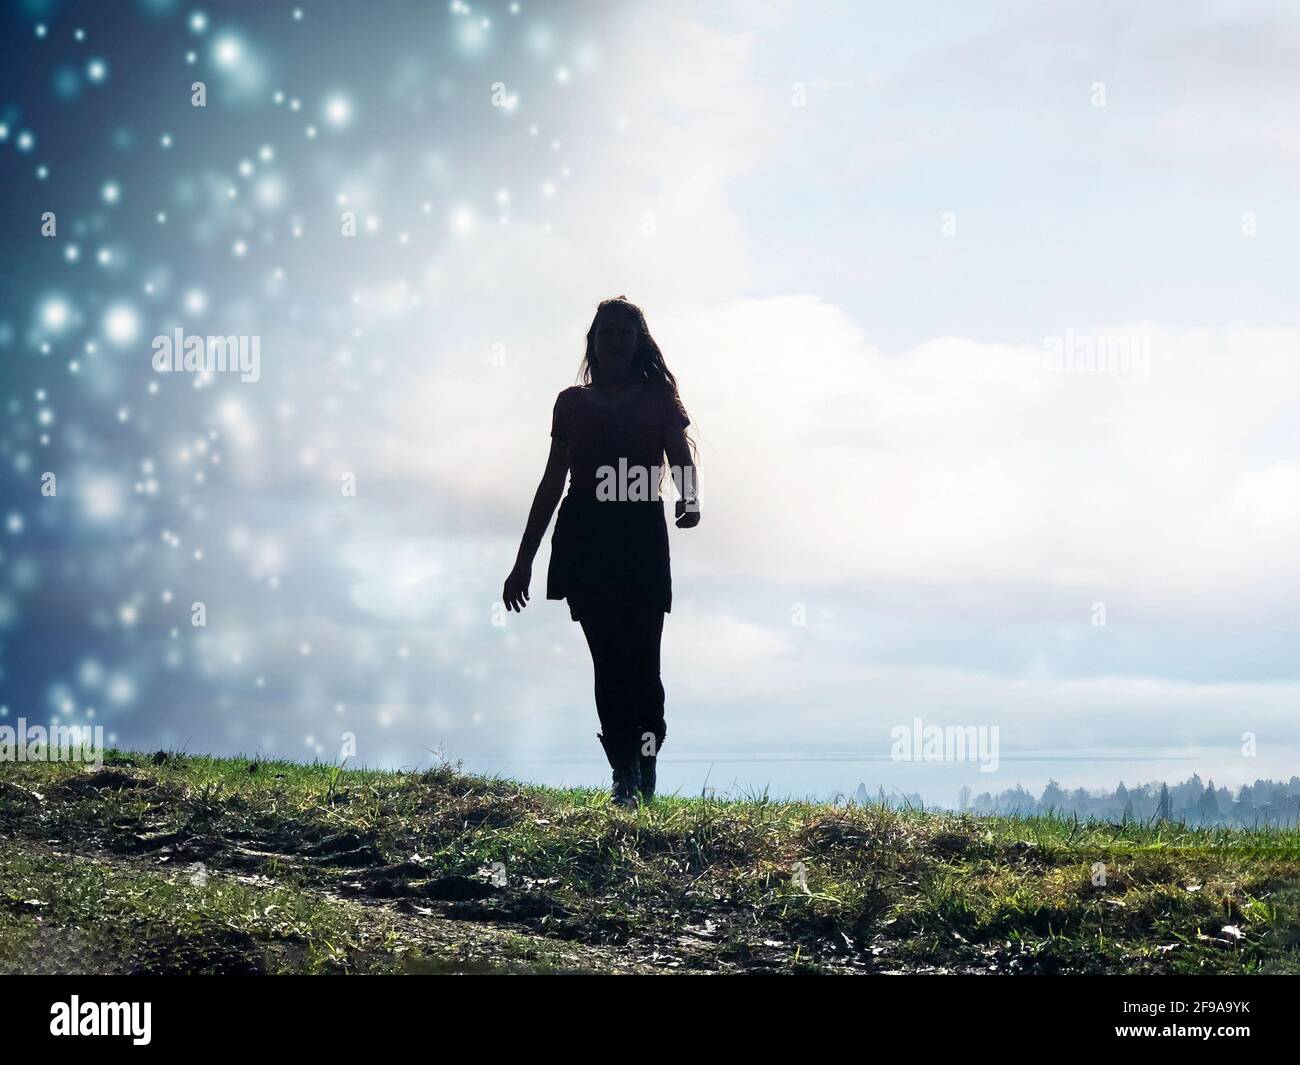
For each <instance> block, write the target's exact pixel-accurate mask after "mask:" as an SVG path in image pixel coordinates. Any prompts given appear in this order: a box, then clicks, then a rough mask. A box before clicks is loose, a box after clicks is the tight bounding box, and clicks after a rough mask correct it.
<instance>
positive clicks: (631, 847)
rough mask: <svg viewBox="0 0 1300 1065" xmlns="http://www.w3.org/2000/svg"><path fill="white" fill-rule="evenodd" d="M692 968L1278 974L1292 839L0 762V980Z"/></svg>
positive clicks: (371, 775)
mask: <svg viewBox="0 0 1300 1065" xmlns="http://www.w3.org/2000/svg"><path fill="white" fill-rule="evenodd" d="M1099 862H1100V863H1104V865H1105V884H1104V885H1101V884H1097V883H1094V880H1095V879H1096V876H1095V868H1094V867H1095V863H1099ZM497 863H499V864H497ZM800 870H802V876H801V875H800ZM805 882H806V887H805ZM692 970H696V971H698V970H704V971H721V972H736V971H749V972H862V973H868V972H993V973H1056V972H1170V973H1172V972H1191V973H1210V972H1212V973H1224V972H1226V973H1233V972H1300V834H1297V833H1295V832H1286V831H1276V830H1261V831H1257V832H1241V831H1231V830H1226V829H1206V830H1200V829H1194V828H1187V827H1184V826H1182V825H1171V824H1147V825H1133V824H1128V825H1115V824H1106V823H1080V822H1072V821H1063V820H1056V819H1051V818H1036V819H1026V820H1017V819H1001V818H979V817H970V816H962V815H956V814H935V813H923V812H909V811H905V812H900V811H897V810H891V809H887V808H882V807H875V806H868V807H850V808H843V807H836V806H827V805H817V804H812V803H788V802H768V801H750V802H734V801H719V800H712V799H674V798H668V799H662V800H659V801H657V802H656V803H655V804H654V806H653V807H651V808H649V809H646V810H642V811H640V812H637V813H634V814H629V813H627V812H624V811H620V810H617V809H616V808H614V807H612V806H610V805H609V803H608V801H607V798H606V797H605V796H604V795H602V794H600V793H598V792H591V791H582V790H573V791H557V790H552V789H547V788H541V787H532V786H528V785H521V784H517V783H514V782H509V781H500V780H489V779H483V778H480V777H473V776H466V775H463V774H461V773H458V772H457V771H456V770H455V769H453V768H451V767H443V768H439V769H435V770H431V771H429V772H422V773H384V772H373V771H364V770H348V771H342V770H337V769H332V768H330V767H328V766H303V765H297V764H292V763H287V762H263V763H260V764H257V763H249V762H248V761H247V760H240V759H215V758H203V757H193V756H188V755H164V754H161V753H160V754H158V755H148V754H131V753H122V752H115V753H113V754H111V755H110V756H109V757H108V758H107V759H106V762H105V765H104V767H103V768H102V769H100V770H98V771H95V770H88V769H84V768H82V767H80V766H74V765H59V764H14V763H6V764H3V765H0V972H271V973H275V972H476V971H519V972H537V971H580V972H674V971H692Z"/></svg>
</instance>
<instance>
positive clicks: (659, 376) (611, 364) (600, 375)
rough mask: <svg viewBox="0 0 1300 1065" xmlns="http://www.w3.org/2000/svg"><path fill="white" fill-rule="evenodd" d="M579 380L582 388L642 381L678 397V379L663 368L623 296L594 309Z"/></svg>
mask: <svg viewBox="0 0 1300 1065" xmlns="http://www.w3.org/2000/svg"><path fill="white" fill-rule="evenodd" d="M580 376H581V378H582V382H583V384H597V385H599V384H603V383H605V382H606V381H608V380H618V379H620V378H627V377H632V378H645V379H647V380H650V381H653V382H654V383H656V384H661V385H666V386H667V387H668V388H670V389H671V390H672V392H673V394H674V395H676V393H677V379H676V378H674V377H673V375H672V373H671V372H670V371H669V369H668V367H667V366H666V365H665V364H664V357H663V353H662V352H661V351H660V350H659V345H658V344H656V343H655V339H654V337H652V336H651V335H650V329H649V327H648V326H647V325H646V321H645V315H644V314H642V313H641V308H640V307H638V306H637V305H636V304H635V303H632V302H631V301H630V300H629V299H628V298H627V297H626V296H615V297H614V298H613V299H608V300H601V302H600V305H599V306H598V307H597V308H596V317H595V318H594V319H592V322H591V328H590V329H589V330H587V352H586V355H585V357H584V358H583V360H582V368H581V371H580Z"/></svg>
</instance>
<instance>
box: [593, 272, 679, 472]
mask: <svg viewBox="0 0 1300 1065" xmlns="http://www.w3.org/2000/svg"><path fill="white" fill-rule="evenodd" d="M606 314H625V315H628V316H629V317H630V318H631V319H632V321H633V322H634V323H635V325H636V331H637V346H636V352H635V353H634V354H633V356H632V372H633V373H634V374H636V375H637V376H639V377H641V378H643V379H645V380H646V381H649V382H650V383H651V384H652V385H654V386H655V387H657V388H659V389H661V390H662V391H663V392H665V393H666V394H667V395H669V396H671V397H672V401H673V403H675V404H676V405H677V408H678V410H680V411H681V412H682V413H683V414H685V415H686V417H687V418H689V417H690V415H689V414H686V407H685V405H684V404H683V403H682V394H681V392H680V391H679V390H678V388H677V378H676V377H674V376H673V372H672V370H670V369H668V364H667V363H666V362H664V353H663V352H662V351H660V350H659V345H658V344H657V343H655V338H654V337H652V336H651V335H650V327H649V326H648V325H646V320H645V313H644V312H643V311H642V310H641V308H640V307H638V306H637V305H636V304H635V303H633V302H632V301H631V300H630V299H628V298H627V297H626V296H614V297H612V298H611V299H607V300H601V301H600V303H599V304H598V305H597V306H596V316H595V317H594V318H592V320H591V328H590V329H588V330H587V350H586V352H585V353H584V355H583V356H582V365H581V366H580V367H579V368H578V380H579V381H581V382H582V383H583V384H584V385H592V384H596V385H598V384H600V383H601V381H600V360H599V359H598V358H597V357H596V326H597V325H599V324H600V319H601V315H606ZM686 441H687V443H688V444H689V445H690V448H691V456H692V458H694V459H695V461H696V462H697V463H698V462H699V451H698V449H697V448H696V446H695V438H694V436H693V435H692V434H691V433H689V432H688V433H687V434H686Z"/></svg>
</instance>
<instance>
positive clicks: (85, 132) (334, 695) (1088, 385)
mask: <svg viewBox="0 0 1300 1065" xmlns="http://www.w3.org/2000/svg"><path fill="white" fill-rule="evenodd" d="M106 7H107V5H101V4H90V3H84V4H76V3H65V4H54V3H34V2H30V0H22V2H20V3H17V4H15V5H12V6H11V7H10V8H9V9H8V10H7V11H6V13H5V14H4V15H3V19H4V25H3V27H0V28H2V29H3V31H4V32H3V43H0V49H3V53H4V62H3V64H2V67H3V73H0V123H3V127H2V129H0V134H2V135H0V176H3V182H4V186H5V188H6V194H5V197H4V199H3V202H2V203H0V223H2V224H3V234H4V236H3V245H2V247H3V271H4V274H3V279H4V286H3V288H4V291H3V292H2V293H0V369H2V370H3V383H4V402H5V404H6V410H5V413H6V421H5V424H4V426H3V427H2V428H0V433H2V434H3V436H2V437H0V447H2V449H3V450H2V451H0V462H2V463H3V465H2V466H0V480H2V481H3V493H4V498H3V506H4V520H5V527H4V532H3V541H0V626H2V628H0V642H2V648H3V657H2V659H0V664H2V665H0V668H2V669H3V674H2V675H0V702H2V703H3V708H4V711H5V712H6V713H7V716H8V718H9V719H13V718H16V717H17V716H18V715H19V714H25V715H26V716H27V717H28V718H36V719H40V720H43V721H47V720H63V721H70V722H71V721H78V722H79V721H93V722H95V723H102V724H104V725H105V727H106V729H107V730H108V731H109V732H110V733H112V734H113V735H114V736H116V737H117V739H118V741H119V742H121V743H124V744H129V745H132V746H142V747H159V746H184V747H186V748H188V749H190V750H193V751H208V750H212V751H220V752H235V751H244V752H254V751H257V752H261V753H262V754H265V755H270V756H281V757H293V758H305V759H311V758H321V759H324V760H335V759H336V758H337V756H338V752H339V750H340V746H341V742H342V741H341V737H342V736H343V734H344V733H352V734H354V735H355V736H356V746H357V755H356V757H355V759H353V760H354V761H357V762H364V763H367V764H383V765H414V764H417V763H418V764H427V763H428V762H429V760H430V759H431V758H432V757H433V756H432V754H431V753H430V752H431V751H434V750H438V749H441V750H442V751H444V752H446V753H447V754H448V755H449V756H451V757H452V758H460V759H463V760H464V761H465V763H466V765H467V766H469V767H471V768H478V769H485V770H491V771H495V772H503V773H509V774H512V775H516V776H520V777H525V778H529V779H544V780H552V781H557V782H558V781H561V780H563V781H569V782H573V781H584V782H595V781H596V780H597V779H599V777H600V776H601V773H602V770H601V763H600V761H599V760H598V759H597V757H595V756H594V755H595V754H596V753H597V752H595V751H594V750H593V749H594V748H595V742H594V740H593V738H592V733H593V732H594V728H595V715H594V712H593V708H592V705H591V695H590V685H591V677H590V663H589V660H588V658H587V654H586V647H585V644H584V642H583V640H582V637H581V633H580V631H579V629H578V627H577V626H575V625H573V624H572V622H570V621H569V619H568V614H567V610H566V609H565V608H564V606H563V605H562V604H557V603H548V602H546V601H545V599H544V598H542V596H543V595H544V571H545V564H546V559H547V553H546V548H545V547H544V548H543V551H542V553H541V554H540V555H539V558H538V561H537V566H536V568H535V574H536V576H535V581H534V589H533V591H534V599H533V603H532V605H531V606H530V607H529V608H528V610H527V611H525V613H524V614H523V615H522V616H518V615H510V616H508V618H506V619H505V620H504V624H500V622H501V621H502V618H501V616H500V613H499V611H497V610H496V609H494V608H495V604H496V601H497V599H498V597H499V594H500V587H501V582H502V579H503V578H504V576H505V574H506V572H507V570H508V569H509V566H510V562H511V560H512V558H513V555H514V551H515V549H516V547H517V544H518V538H519V535H520V533H521V532H522V527H523V521H524V518H525V515H526V512H527V507H528V503H529V500H530V497H531V493H532V491H533V489H534V487H535V485H536V481H537V478H538V476H539V475H540V473H541V469H542V466H543V464H544V460H545V456H546V449H547V446H548V441H547V432H548V428H549V422H550V412H551V405H552V403H553V401H554V397H555V394H556V393H557V392H559V391H560V390H561V389H563V388H564V387H566V386H567V385H569V384H571V383H572V382H573V380H574V374H575V371H576V369H577V365H578V361H579V358H580V356H581V351H582V341H583V335H584V333H585V331H586V329H587V327H588V325H589V323H590V319H591V314H592V312H593V310H594V307H595V304H596V302H597V301H598V300H599V299H601V298H603V297H606V296H610V295H616V294H619V293H625V294H627V295H628V296H629V297H630V298H631V299H633V300H635V301H636V302H638V303H640V304H641V305H642V306H643V307H644V308H645V310H646V313H647V317H648V320H649V323H650V326H651V329H652V331H653V332H654V334H655V336H656V337H657V339H658V340H659V343H660V345H661V347H662V348H663V350H664V352H665V356H666V358H667V360H668V362H669V365H670V366H671V367H672V368H673V370H674V372H675V373H676V374H677V375H678V377H679V380H680V382H681V385H682V391H683V398H684V400H685V403H686V405H687V407H688V408H689V410H690V411H691V414H692V416H693V419H694V428H695V430H696V432H697V434H698V439H699V442H700V447H701V457H702V467H701V479H702V485H703V492H702V500H703V509H704V521H703V523H702V524H701V526H700V527H699V528H698V529H696V530H692V531H689V532H681V531H678V530H673V532H672V552H673V562H674V590H675V594H674V610H673V613H672V614H671V616H670V617H669V619H668V624H667V626H666V633H665V640H664V663H665V664H664V679H665V685H666V687H667V690H668V696H669V707H668V721H669V742H668V746H667V747H666V748H665V759H666V760H668V759H670V758H672V757H673V756H677V758H678V759H679V760H680V764H679V765H677V767H676V768H674V769H673V770H672V771H673V772H674V773H676V774H677V775H676V776H674V777H672V778H670V779H671V781H672V783H673V784H674V786H680V787H682V788H684V789H698V788H699V787H700V786H701V783H702V781H703V779H704V778H705V777H706V776H707V775H709V774H711V776H710V777H709V778H710V779H711V780H713V782H714V783H719V782H721V783H723V784H727V783H729V782H731V783H740V784H742V785H743V786H744V787H746V788H751V789H752V788H761V787H762V786H764V785H767V786H771V787H772V788H773V789H774V790H777V791H781V790H796V791H801V792H818V793H831V792H833V791H836V790H842V789H847V788H852V787H853V786H854V785H856V783H857V782H858V781H859V780H863V781H865V782H866V783H867V785H868V787H874V786H876V784H886V785H887V786H890V787H898V788H901V789H902V790H905V791H919V792H921V793H923V794H926V795H927V796H931V795H933V796H935V797H937V798H941V799H942V798H947V797H950V795H951V793H953V792H954V791H955V787H956V783H957V782H958V780H959V779H961V780H968V781H969V782H970V783H971V784H972V786H976V787H977V790H985V789H987V788H992V789H993V790H997V789H1000V788H1002V787H1009V786H1011V785H1012V784H1014V783H1016V782H1023V783H1026V784H1027V785H1030V786H1034V785H1036V784H1037V785H1041V783H1042V782H1043V781H1045V780H1046V778H1047V776H1048V775H1052V776H1055V777H1056V779H1058V780H1061V781H1062V782H1063V783H1065V784H1066V785H1067V786H1079V785H1083V786H1093V785H1096V786H1102V785H1105V786H1109V787H1113V786H1114V784H1115V782H1116V781H1117V780H1118V779H1120V778H1121V777H1126V778H1127V779H1128V780H1129V782H1130V783H1132V782H1133V780H1134V779H1136V778H1143V779H1150V778H1151V777H1152V776H1155V775H1164V776H1168V777H1169V778H1170V779H1173V778H1175V777H1179V778H1180V777H1182V776H1185V775H1187V774H1188V773H1190V772H1191V771H1192V769H1197V770H1199V771H1201V773H1202V775H1203V776H1205V775H1206V774H1207V771H1208V773H1209V775H1213V776H1214V777H1215V779H1216V781H1218V782H1220V783H1230V784H1239V783H1241V782H1243V781H1247V780H1253V779H1254V778H1255V777H1257V776H1290V775H1291V774H1292V773H1294V772H1297V766H1300V722H1298V719H1297V707H1298V705H1300V703H1298V699H1297V697H1298V696H1300V683H1298V680H1297V669H1296V654H1295V650H1294V649H1295V647H1296V646H1300V621H1298V620H1297V611H1296V609H1295V605H1294V604H1295V603H1296V602H1297V598H1298V593H1300V548H1297V544H1300V418H1298V417H1297V415H1300V360H1297V357H1296V352H1297V340H1298V339H1300V320H1298V319H1300V301H1297V299H1296V295H1297V280H1298V277H1297V267H1296V263H1295V256H1294V248H1295V247H1296V245H1297V242H1298V241H1300V213H1298V212H1297V210H1296V207H1295V196H1294V189H1295V187H1296V181H1297V178H1298V177H1300V141H1298V140H1297V138H1296V134H1295V130H1294V123H1293V122H1290V121H1288V119H1289V116H1291V115H1294V114H1295V112H1296V110H1297V107H1298V106H1300V79H1297V77H1296V75H1295V73H1294V62H1293V57H1294V55H1295V54H1296V49H1297V46H1298V45H1300V14H1298V13H1296V12H1295V11H1294V9H1288V6H1287V5H1282V4H1278V5H1268V4H1258V5H1253V4H1246V5H1243V4H1214V3H1196V4H1188V3H1178V4H1149V5H1142V7H1141V8H1140V9H1135V8H1134V7H1133V5H1128V4H1096V5H1089V6H1088V7H1086V8H1079V7H1078V5H1070V4H1042V3H1024V4H1014V3H1013V4H1005V5H999V6H998V8H997V10H996V11H989V10H983V9H978V8H972V7H971V6H970V5H964V4H957V3H953V4H924V5H917V4H903V3H898V4H894V3H879V4H871V5H866V4H798V5H794V4H785V3H776V2H771V3H763V2H754V3H717V4H692V5H666V4H662V3H642V4H634V3H629V4H620V5H607V4H543V3H528V2H521V3H519V4H514V5H511V4H508V3H494V4H468V5H467V4H463V3H459V2H457V3H452V4H450V5H428V4H418V3H413V2H412V3H403V2H382V3H381V2H375V3H371V4H367V5H351V4H326V3H321V2H316V3H311V2H306V0H304V2H303V3H301V4H293V3H285V4H276V5H263V6H257V7H255V6H253V5H245V4H230V3H212V4H207V5H191V4H181V3H172V2H166V0H150V2H141V3H134V4H131V3H126V2H123V3H121V4H117V5H114V7H113V9H112V10H111V11H106V10H105V8H106ZM79 31H80V32H79ZM196 81H201V82H203V84H204V86H205V89H206V94H207V99H206V106H205V107H195V106H193V84H194V83H195V82H196ZM24 135H26V136H24ZM45 212H54V213H55V215H56V217H57V232H56V233H55V234H52V235H50V236H43V235H42V233H41V225H42V221H41V220H42V216H43V214H44V213H45ZM348 218H351V219H352V220H353V223H354V225H355V230H356V232H355V235H344V230H345V229H346V228H347V222H348ZM69 248H75V249H76V250H75V252H70V251H69ZM176 328H182V329H184V330H185V331H186V332H187V333H190V334H211V335H216V334H220V335H249V336H257V337H258V338H259V341H260V351H261V375H260V379H259V380H258V381H257V382H256V383H243V382H240V381H239V380H238V378H237V377H236V376H234V375H230V374H214V375H211V376H210V377H207V378H202V377H198V376H197V375H193V374H171V375H160V374H158V373H156V372H155V371H154V370H153V368H152V366H151V362H150V359H151V355H152V351H151V347H150V344H151V341H152V338H153V337H154V336H155V335H157V334H162V333H170V332H171V331H172V330H174V329H176ZM48 472H53V473H55V474H56V476H57V483H58V490H57V494H56V495H54V496H49V495H43V494H42V490H41V489H42V475H43V474H45V473H48ZM349 478H351V479H352V481H353V482H354V483H355V485H356V494H355V495H348V494H345V493H344V491H343V490H342V489H341V485H343V484H344V483H345V482H348V479H349ZM195 603H202V604H203V607H204V613H205V621H206V624H205V625H202V626H195V625H193V624H192V621H193V606H194V604H195ZM1102 621H1104V624H1101V623H1099V622H1102ZM917 717H920V718H922V719H923V720H924V721H925V722H926V723H927V724H928V723H935V724H941V725H942V724H952V725H986V726H997V727H998V729H999V735H1000V742H1001V750H1002V765H1001V767H1000V769H999V771H998V772H997V773H996V774H978V773H970V774H967V776H966V777H962V776H961V773H960V772H957V771H955V772H954V773H953V774H949V775H947V776H942V775H940V776H936V775H935V773H934V772H933V769H934V767H929V766H916V765H912V766H907V765H903V766H899V765H897V764H894V763H891V762H889V760H888V756H889V751H890V747H891V740H890V730H891V729H892V728H894V727H895V726H897V725H910V724H911V723H912V722H913V720H914V719H915V718H917ZM1246 732H1250V733H1254V734H1255V735H1256V737H1257V748H1256V749H1257V753H1256V755H1255V756H1254V757H1243V756H1242V755H1241V750H1240V748H1241V742H1242V741H1241V737H1242V734H1243V733H1246ZM790 760H794V763H791V762H790ZM1126 763H1136V764H1137V766H1138V768H1139V769H1140V772H1139V771H1137V770H1135V768H1133V767H1132V766H1129V765H1127V764H1126ZM790 764H798V765H800V766H801V768H799V769H794V770H792V769H790V768H789V765H790ZM718 765H723V766H726V765H743V766H744V767H745V768H744V769H743V770H740V769H737V770H735V771H734V772H731V771H728V770H725V769H724V770H723V771H722V774H721V776H720V775H719V770H718V769H717V768H716V767H717V766H718ZM810 766H811V767H812V768H809V767H810ZM729 772H730V775H728V773H729ZM1135 774H1136V776H1135Z"/></svg>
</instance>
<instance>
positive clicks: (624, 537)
mask: <svg viewBox="0 0 1300 1065" xmlns="http://www.w3.org/2000/svg"><path fill="white" fill-rule="evenodd" d="M581 380H582V382H583V383H582V385H580V386H577V387H574V388H566V389H565V390H564V391H563V392H561V393H560V395H559V397H558V398H557V399H556V400H555V411H554V414H553V416H552V421H551V452H550V455H549V456H548V457H547V460H546V472H545V473H543V474H542V482H541V484H539V485H538V486H537V494H536V495H535V496H534V497H533V506H532V509H531V510H530V511H529V512H528V525H527V527H526V528H525V529H524V538H523V542H522V543H521V544H520V545H519V556H518V558H517V559H516V561H515V568H514V569H513V570H511V571H510V576H508V577H507V578H506V583H505V589H504V591H503V593H502V598H503V599H504V601H505V604H506V609H507V610H523V608H524V605H525V604H526V603H527V601H528V585H529V582H530V580H531V579H532V572H533V558H534V557H535V556H536V555H537V548H538V547H539V546H540V545H541V542H542V536H543V534H545V532H546V527H547V526H548V525H549V524H550V521H551V515H552V514H553V513H554V512H555V506H556V504H557V503H559V502H560V495H561V494H562V493H563V492H564V480H565V475H566V474H567V475H569V492H568V495H566V496H565V497H564V502H563V504H562V505H561V506H560V516H559V518H558V519H556V522H555V533H554V534H553V535H552V537H551V564H550V568H549V570H548V571H547V576H546V598H547V599H567V600H568V601H569V614H570V616H571V617H572V618H573V620H574V621H577V622H579V623H580V624H581V625H582V631H583V634H584V635H585V636H586V637H587V646H588V647H590V648H591V661H592V665H593V667H594V669H595V674H596V713H597V714H598V715H599V717H600V726H601V732H600V734H599V735H598V736H597V739H599V740H600V742H601V745H602V746H603V747H604V748H605V756H606V757H607V758H608V759H609V764H610V768H611V769H613V771H614V801H615V802H616V803H618V804H619V805H620V806H628V807H631V806H635V805H636V804H637V801H638V798H640V799H642V800H645V801H647V802H648V801H649V800H650V799H652V798H653V797H654V790H655V759H656V758H657V757H658V754H659V749H660V747H661V746H662V744H663V741H664V733H665V731H666V729H665V725H664V689H663V684H662V683H661V681H660V679H659V641H660V637H661V636H662V635H663V627H664V614H666V613H667V612H668V611H669V610H670V609H671V608H672V578H671V576H670V573H669V568H668V527H667V523H666V522H665V520H664V509H663V500H662V497H661V495H660V489H661V482H666V481H667V480H668V479H670V478H671V479H672V480H674V481H675V483H676V485H677V486H678V495H679V497H678V499H677V504H676V518H677V527H678V528H679V529H690V528H693V527H695V526H696V525H698V524H699V523H700V513H699V504H698V492H697V482H696V480H695V477H696V473H695V462H694V458H693V447H692V445H691V443H690V442H689V441H688V440H687V437H686V427H687V426H688V425H689V424H690V418H688V417H687V415H686V410H685V408H684V407H683V406H682V401H681V397H680V395H679V394H678V392H677V380H676V378H674V377H673V375H672V373H670V372H669V370H668V367H667V366H666V365H664V357H663V354H662V353H661V352H660V351H659V345H658V344H656V343H655V341H654V338H653V337H652V336H651V335H650V330H649V329H648V328H647V327H646V321H645V315H644V314H642V313H641V309H640V308H639V307H637V306H636V305H635V304H633V303H630V302H629V301H628V300H627V299H626V298H624V297H623V296H618V297H616V298H614V299H609V300H604V301H603V302H602V303H601V304H600V305H599V307H597V308H596V317H595V319H594V320H593V321H592V323H591V329H590V330H589V331H588V333H587V352H586V355H585V357H584V358H583V362H582V368H581ZM665 454H667V456H668V465H669V469H668V470H663V465H664V463H663V460H664V455H665ZM661 471H662V472H661ZM683 497H684V498H683Z"/></svg>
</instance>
